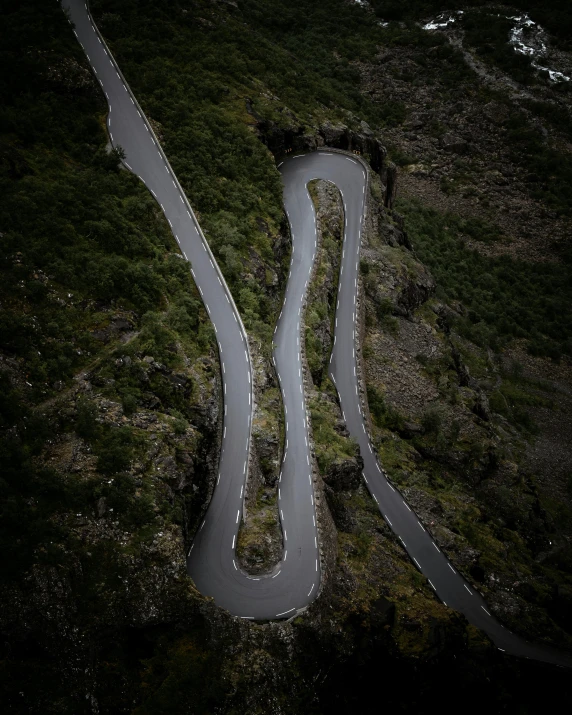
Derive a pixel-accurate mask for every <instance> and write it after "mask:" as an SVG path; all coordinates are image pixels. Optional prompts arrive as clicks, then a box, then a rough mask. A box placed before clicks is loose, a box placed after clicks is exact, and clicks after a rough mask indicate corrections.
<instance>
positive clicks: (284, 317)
mask: <svg viewBox="0 0 572 715" xmlns="http://www.w3.org/2000/svg"><path fill="white" fill-rule="evenodd" d="M56 1H59V0H56ZM62 5H63V7H64V9H65V10H66V11H67V12H68V13H69V16H70V19H71V21H72V22H73V24H74V32H75V34H76V36H77V38H78V41H79V42H80V43H81V45H82V46H83V48H84V50H85V52H86V55H87V57H88V59H89V61H90V63H91V66H92V68H93V71H94V73H95V75H96V77H97V78H98V80H99V82H100V84H101V86H102V89H103V91H104V92H105V95H106V97H107V100H108V103H109V115H108V122H107V124H108V131H109V135H110V138H111V142H112V144H113V145H114V146H118V145H119V146H121V147H122V148H123V150H124V151H125V153H126V158H125V164H126V166H127V168H128V169H130V170H131V171H133V172H134V173H135V174H136V175H137V176H139V178H140V179H141V180H142V181H143V182H144V183H145V185H146V186H147V187H148V189H149V190H150V191H151V192H152V194H153V196H154V197H155V198H156V200H157V202H158V203H159V204H160V206H161V208H162V210H163V212H164V214H165V216H166V218H167V220H168V221H169V224H170V226H171V229H172V231H173V234H174V235H175V238H176V240H177V242H178V244H179V246H180V248H181V251H182V253H183V255H184V256H185V258H186V259H187V260H188V261H189V262H190V264H191V266H192V268H191V271H192V273H193V276H194V279H195V281H196V284H197V286H198V288H199V291H200V293H201V295H202V297H203V301H204V303H205V306H206V309H207V311H208V313H209V316H210V318H211V320H212V322H213V325H214V329H215V332H216V336H217V340H218V345H219V353H220V360H221V366H222V383H223V391H224V418H223V438H222V451H221V457H220V464H219V475H218V479H217V485H216V488H215V491H214V494H213V498H212V500H211V503H210V505H209V508H208V511H207V514H206V517H205V520H204V522H203V523H202V525H201V527H200V528H199V531H198V532H197V535H196V537H195V540H194V542H193V545H192V547H191V550H190V552H189V555H188V570H189V574H190V575H191V577H192V578H193V580H194V582H195V584H196V586H197V588H198V589H199V590H200V591H201V592H202V593H203V594H205V595H208V596H212V597H213V598H214V600H215V602H216V603H217V604H218V605H219V606H221V607H222V608H225V609H227V610H228V611H229V612H230V613H232V614H234V615H236V616H239V617H241V618H250V619H256V620H271V619H276V618H290V617H292V616H294V615H296V613H297V612H299V611H300V610H302V609H304V608H305V607H306V606H307V605H308V604H309V603H311V602H312V601H313V600H314V599H315V598H316V596H317V595H318V593H319V589H320V582H321V573H320V556H319V541H318V539H319V534H318V530H317V526H316V509H315V501H314V488H313V483H312V470H311V461H312V460H311V451H310V446H309V443H308V421H307V412H306V406H305V399H304V390H303V372H302V369H301V368H302V366H301V358H300V339H301V324H300V319H301V316H302V315H303V303H304V300H305V295H306V291H307V286H308V281H309V279H310V276H311V271H312V266H313V263H314V258H315V252H316V222H315V214H314V209H313V205H312V202H311V200H310V197H309V194H308V191H307V184H308V182H309V181H310V180H311V179H314V178H321V179H326V180H329V181H331V182H333V183H334V184H335V185H336V186H337V187H338V188H339V189H340V191H341V193H342V198H343V203H344V210H345V221H346V224H345V236H344V246H343V258H342V268H341V275H340V285H339V294H338V298H339V301H338V306H337V312H336V329H335V342H334V350H333V354H332V360H331V375H332V378H333V380H334V382H335V384H336V386H337V389H338V392H339V396H340V401H341V405H342V410H343V414H344V419H345V420H346V423H347V426H348V429H349V431H350V433H351V435H352V436H353V437H354V438H355V439H356V440H357V441H358V443H359V446H360V450H361V454H362V456H363V458H364V462H365V468H364V479H365V480H366V483H367V486H368V488H369V490H370V493H371V495H372V497H373V498H374V499H375V501H376V502H377V504H378V505H379V508H380V511H381V513H382V515H383V517H384V518H385V520H386V521H387V522H388V524H389V525H390V527H391V528H392V529H393V531H394V532H395V533H396V534H397V536H398V537H399V538H400V540H401V541H402V543H403V546H404V548H405V549H406V550H407V552H408V553H409V555H410V557H411V558H412V560H413V562H414V563H415V564H416V566H417V567H418V568H419V570H420V571H421V572H422V573H423V574H424V575H425V576H426V577H427V578H428V580H429V584H430V585H431V587H432V588H433V589H434V590H435V593H436V596H437V597H438V598H440V599H441V600H442V601H443V602H444V603H446V604H447V605H448V606H449V607H451V608H454V609H456V610H458V611H461V612H462V613H463V614H464V615H465V616H466V617H467V619H468V620H469V621H470V622H471V623H473V624H474V625H476V626H477V627H479V628H482V629H483V630H484V631H486V632H487V633H488V635H489V636H490V637H491V638H492V640H493V641H494V642H495V644H496V645H497V646H498V647H499V649H500V650H503V651H506V652H507V653H512V654H514V655H518V656H522V657H528V658H534V659H537V660H541V661H545V662H549V663H555V664H559V665H568V666H570V665H572V659H571V658H568V657H567V656H565V655H563V654H561V653H558V652H555V651H552V650H550V649H548V648H544V647H542V646H536V645H533V644H530V643H527V642H525V641H524V640H522V639H521V638H519V637H517V636H515V635H514V634H513V633H511V632H510V631H508V630H506V629H505V628H504V627H503V626H502V625H500V623H498V621H496V619H495V618H494V617H493V616H491V615H490V613H489V612H488V611H487V608H486V603H485V602H484V600H483V599H482V597H481V596H480V595H479V594H478V593H477V592H475V590H474V589H473V588H472V586H470V585H469V584H467V582H466V581H465V580H464V579H463V578H462V577H461V575H460V574H459V573H457V572H456V571H455V569H454V568H453V567H452V566H451V564H450V563H449V562H448V560H447V559H446V558H445V556H444V555H443V554H442V553H441V551H440V550H439V549H438V547H437V545H436V544H435V543H434V541H433V540H432V539H431V537H430V536H429V534H428V533H427V532H426V530H425V529H424V527H423V526H422V524H421V523H420V522H419V520H418V519H417V517H416V515H415V514H414V513H413V512H412V511H411V509H410V508H409V506H408V505H407V504H406V503H405V501H404V500H403V498H402V496H401V495H400V493H399V492H398V491H397V490H396V489H395V488H394V487H393V486H392V485H391V484H390V482H389V481H388V479H387V477H386V476H385V474H384V473H383V471H382V470H381V469H380V467H379V465H378V462H377V460H376V457H375V454H374V452H373V450H372V446H371V443H370V440H369V437H368V435H367V433H366V426H365V421H364V419H363V416H362V408H361V403H360V399H359V386H358V380H357V377H356V356H355V355H356V353H355V351H356V349H357V348H358V347H359V346H358V342H357V341H356V335H355V316H356V296H357V292H358V278H359V271H358V269H359V247H360V240H361V230H362V223H363V219H364V212H365V211H366V187H367V172H366V171H365V169H364V165H363V164H362V163H361V161H359V160H357V159H354V158H352V157H350V156H346V155H343V154H339V153H330V152H327V151H320V152H316V153H313V154H308V155H305V156H301V157H293V158H291V159H288V160H287V161H286V162H284V164H283V165H282V167H281V171H282V176H283V181H284V204H285V208H286V211H287V214H288V217H289V221H290V226H291V230H292V239H293V240H292V243H293V254H292V263H291V271H290V276H289V280H288V285H287V290H286V296H285V301H284V306H283V309H282V312H281V315H280V319H279V321H278V325H277V326H276V332H275V337H274V342H275V346H276V347H275V351H274V359H275V365H276V370H277V373H278V376H279V380H280V386H281V390H282V395H283V400H284V409H285V420H286V426H287V431H286V442H285V450H284V457H283V463H282V469H281V474H280V482H279V492H278V496H279V511H280V518H281V524H282V532H283V540H284V541H283V552H282V558H281V560H280V563H279V564H278V565H277V566H276V567H275V569H274V570H273V571H272V573H271V574H269V575H267V576H261V577H252V576H249V575H248V574H246V573H244V572H243V571H242V570H241V569H240V568H239V566H238V564H237V562H236V556H235V545H236V537H237V534H238V528H239V524H240V520H241V517H242V513H243V508H244V488H245V483H246V479H247V474H248V454H249V447H250V433H251V413H252V378H251V374H252V370H251V362H250V355H249V350H248V343H247V340H246V332H245V330H244V326H243V325H242V321H241V319H240V315H239V314H238V311H237V309H236V306H235V304H234V301H233V299H232V296H231V294H230V291H229V290H228V288H227V286H226V284H225V282H224V279H223V277H222V274H221V273H220V270H219V268H218V266H217V264H216V261H215V260H214V258H213V256H212V254H211V252H210V249H209V247H208V244H207V242H206V240H205V238H204V236H203V234H202V231H201V229H200V227H199V225H198V223H197V221H196V219H195V217H194V214H193V211H192V209H191V207H190V205H189V203H188V201H187V199H186V197H185V195H184V192H183V190H182V188H181V186H180V185H179V182H178V181H177V178H176V177H175V175H174V173H173V171H172V169H171V167H170V165H169V163H168V161H167V159H166V157H165V155H164V153H163V151H162V149H161V147H160V146H159V143H158V141H157V138H156V137H155V136H154V134H153V131H152V128H151V126H150V125H149V123H148V122H147V120H146V118H145V116H144V114H143V112H142V111H141V108H140V107H139V105H138V103H137V100H136V99H135V97H134V96H133V95H132V93H131V91H130V89H129V87H128V85H127V83H126V82H125V80H124V78H123V76H122V74H121V72H120V70H119V68H118V67H117V65H116V63H115V61H114V60H113V58H112V57H111V54H110V52H109V50H108V49H107V47H106V46H105V43H104V41H103V38H102V37H101V36H100V35H99V33H98V31H97V29H96V28H95V26H94V24H93V22H92V20H91V17H90V15H89V13H88V9H87V5H86V4H85V3H84V2H82V1H81V0H63V2H62Z"/></svg>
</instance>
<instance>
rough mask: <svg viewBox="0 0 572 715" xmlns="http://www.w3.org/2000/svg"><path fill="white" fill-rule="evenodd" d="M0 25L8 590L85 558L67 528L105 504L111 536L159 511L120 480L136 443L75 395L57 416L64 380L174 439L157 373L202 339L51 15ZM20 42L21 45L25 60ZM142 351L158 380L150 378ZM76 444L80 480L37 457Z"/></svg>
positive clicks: (171, 388)
mask: <svg viewBox="0 0 572 715" xmlns="http://www.w3.org/2000/svg"><path fill="white" fill-rule="evenodd" d="M4 22H5V26H6V28H7V29H8V30H9V31H8V32H6V33H5V37H4V43H3V53H2V57H1V61H2V69H3V71H2V72H1V80H0V97H1V102H0V150H1V152H2V163H1V165H0V167H1V173H0V186H1V196H2V199H1V202H0V223H1V224H2V244H3V250H2V256H1V258H0V271H1V274H2V281H1V284H0V300H1V305H2V310H1V311H0V347H1V349H2V352H3V361H2V370H1V371H0V381H1V384H2V389H1V390H0V395H1V399H0V426H1V427H2V430H3V432H2V439H1V440H0V461H1V462H2V479H1V480H0V491H1V493H2V519H1V521H2V529H1V532H0V553H1V555H2V560H3V563H4V569H3V571H2V578H3V579H12V578H13V577H14V576H15V574H17V573H21V572H24V571H25V570H26V569H28V568H29V567H30V566H31V565H32V564H46V563H53V564H56V563H57V564H60V565H63V564H64V563H65V564H68V565H69V563H71V561H70V559H73V558H77V557H78V555H80V554H82V553H84V551H85V546H82V545H81V544H79V543H75V538H76V537H75V536H74V535H73V532H72V531H70V527H69V525H67V524H66V519H68V518H72V517H71V515H72V514H76V513H77V514H84V513H92V512H93V510H94V509H95V507H96V504H97V503H98V501H99V500H101V499H102V498H103V499H104V500H105V502H106V504H107V506H106V508H109V509H112V510H113V511H114V513H115V515H116V518H117V519H118V520H119V522H121V524H122V526H123V527H124V528H128V529H133V530H137V529H143V528H144V527H145V526H146V525H148V524H150V523H152V522H153V520H154V519H155V518H156V515H157V513H159V514H160V510H159V511H157V510H154V509H153V508H152V506H153V495H154V494H155V487H154V485H152V484H151V483H149V482H148V483H147V484H146V486H145V488H143V489H139V490H138V489H137V485H136V483H135V480H134V479H133V477H131V476H129V475H128V474H127V473H126V471H127V470H128V467H129V465H130V463H131V462H132V460H134V459H136V458H138V457H140V456H141V453H142V451H144V449H145V448H146V441H145V439H143V437H142V435H141V433H140V432H139V431H137V430H133V429H132V428H131V427H128V426H114V425H112V424H111V423H110V422H109V421H107V422H106V421H102V420H101V415H100V411H99V408H98V406H97V404H96V403H95V402H94V401H93V400H92V399H91V398H90V397H87V396H86V397H79V398H78V399H77V401H76V403H75V405H74V401H73V399H72V402H71V405H69V406H68V407H65V409H61V410H60V411H57V410H56V411H55V413H54V409H53V408H54V405H55V406H56V407H57V405H58V404H60V403H63V404H65V402H66V400H67V399H69V395H68V393H70V394H71V395H72V396H73V390H74V387H73V384H74V383H73V381H72V377H74V376H76V375H77V374H78V373H79V372H80V371H83V372H84V374H85V375H87V374H89V373H91V378H92V379H93V380H94V381H96V382H98V383H99V384H100V385H101V386H102V388H103V389H102V392H103V393H104V394H105V395H106V396H107V397H108V398H110V399H112V400H115V401H117V402H121V403H122V406H123V413H124V414H125V415H131V414H133V413H134V412H135V411H136V410H137V409H139V408H140V406H141V404H142V403H143V402H146V401H148V400H149V396H150V395H151V393H153V394H154V395H155V397H153V399H155V400H157V404H159V405H160V406H162V408H163V409H165V410H171V413H172V415H173V418H174V423H173V424H174V430H175V432H177V431H178V432H179V434H181V433H183V432H184V431H185V430H186V428H187V419H188V417H189V416H190V414H191V410H192V404H191V400H189V397H190V396H191V394H192V385H191V383H190V382H189V381H187V385H186V391H184V390H180V389H177V388H176V386H175V385H174V384H173V382H172V380H170V379H169V377H168V375H167V372H168V371H169V370H170V369H172V368H180V367H181V366H182V365H183V363H184V360H183V357H182V354H181V353H182V352H184V354H185V356H186V359H190V360H196V359H197V358H199V357H200V356H202V355H204V354H205V353H208V352H209V351H211V350H212V348H213V345H214V341H213V336H212V333H211V327H210V323H208V322H207V319H206V314H205V312H204V310H203V309H202V304H201V302H200V300H199V296H198V294H197V292H196V289H195V288H194V284H193V283H192V281H191V277H190V274H189V271H188V267H187V265H186V264H185V262H184V261H182V260H180V258H179V257H178V256H177V255H175V253H174V251H175V250H176V247H175V244H174V240H173V237H172V235H171V233H170V231H169V229H168V226H167V225H166V222H165V220H164V218H163V216H162V214H161V212H160V210H159V209H158V206H157V205H156V203H155V201H154V200H153V199H152V198H151V196H150V195H149V193H148V192H147V191H146V189H145V188H144V187H143V186H142V185H141V184H140V182H139V181H138V180H137V179H136V178H135V177H133V176H132V175H131V174H129V173H127V172H125V171H122V170H120V169H119V165H118V161H119V158H120V157H119V153H118V152H111V153H107V152H106V149H105V145H106V142H107V138H106V133H105V130H104V125H103V122H102V117H103V115H104V113H105V103H104V101H103V97H102V95H101V92H100V91H99V88H98V87H97V86H96V84H95V82H94V81H93V79H92V77H91V74H90V72H89V71H88V70H87V69H86V61H85V59H84V57H83V54H82V52H81V48H79V46H78V45H77V42H76V41H75V38H74V37H73V34H72V33H71V30H70V27H69V24H68V23H67V21H66V18H65V16H64V14H63V13H62V12H61V9H60V8H59V7H58V6H57V5H56V3H52V4H50V6H49V7H47V6H46V4H45V3H41V2H33V1H31V0H30V2H27V3H24V4H22V5H19V6H18V7H14V8H13V9H12V11H11V12H10V13H7V14H6V15H5V17H4ZM22 46H26V47H30V48H31V49H30V50H29V52H27V53H26V54H25V56H24V58H23V57H22V54H21V49H22ZM117 320H118V321H119V322H120V323H121V324H122V327H121V329H119V328H117V329H115V326H116V322H114V321H117ZM120 336H124V338H125V339H124V340H122V341H119V337H120ZM143 354H149V355H152V356H153V357H154V359H155V360H156V361H157V362H158V363H159V361H160V363H162V364H163V366H164V369H163V370H162V371H161V370H156V371H154V372H153V374H151V375H147V373H146V372H145V371H144V370H143V369H142V367H141V365H142V363H141V362H140V360H139V359H138V358H137V356H138V355H139V356H141V355H143ZM157 395H158V396H159V397H158V398H157V397H156V396H157ZM74 433H75V434H76V435H77V436H78V437H80V438H81V439H82V440H83V441H84V443H85V444H86V446H87V448H88V453H89V455H90V456H89V459H88V462H89V460H91V462H89V464H91V467H89V468H88V466H86V470H87V471H86V473H85V474H84V478H82V479H78V478H77V477H76V478H74V477H71V478H70V475H69V474H66V473H65V470H64V471H60V470H59V469H56V468H51V467H46V466H45V464H44V461H43V454H44V450H46V449H49V448H50V445H53V444H56V443H58V441H59V440H62V439H63V440H64V441H65V440H66V439H68V438H69V439H73V434H74ZM165 516H167V518H168V519H170V518H174V519H175V520H177V519H180V514H175V512H173V513H170V514H168V515H167V514H165ZM142 533H143V532H142ZM48 545H49V546H48ZM68 549H71V551H70V550H68ZM73 554H75V556H74V555H73Z"/></svg>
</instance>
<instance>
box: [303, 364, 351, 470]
mask: <svg viewBox="0 0 572 715" xmlns="http://www.w3.org/2000/svg"><path fill="white" fill-rule="evenodd" d="M322 389H323V390H324V391H325V393H326V394H320V393H317V394H315V395H313V396H312V397H311V398H310V400H309V407H310V417H311V419H312V437H313V440H314V447H315V452H316V459H317V461H318V467H319V468H320V472H321V473H322V474H327V472H328V469H329V468H330V466H331V465H332V464H333V463H334V462H335V461H337V460H340V459H341V460H344V459H349V458H352V457H355V456H356V455H357V454H358V447H357V443H356V442H355V441H354V440H353V439H350V438H348V437H345V436H343V435H342V434H340V433H339V432H338V431H337V430H336V429H335V427H336V424H337V422H338V420H339V407H338V405H337V404H336V402H335V395H336V390H335V387H334V386H333V384H332V383H331V382H330V380H329V378H327V377H326V378H324V383H323V385H322ZM328 393H329V394H328Z"/></svg>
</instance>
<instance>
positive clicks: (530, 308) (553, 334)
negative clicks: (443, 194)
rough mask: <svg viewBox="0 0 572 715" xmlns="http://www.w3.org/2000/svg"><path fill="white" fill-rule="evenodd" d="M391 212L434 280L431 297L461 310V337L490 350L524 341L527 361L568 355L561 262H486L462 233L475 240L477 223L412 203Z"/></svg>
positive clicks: (571, 330)
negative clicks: (401, 219) (399, 215)
mask: <svg viewBox="0 0 572 715" xmlns="http://www.w3.org/2000/svg"><path fill="white" fill-rule="evenodd" d="M399 209H400V211H402V212H403V213H404V214H405V216H406V219H407V227H408V231H409V233H410V236H411V238H412V241H413V244H414V246H415V249H416V251H417V254H418V255H419V258H420V260H421V261H423V263H425V264H426V265H427V266H428V267H429V268H430V269H431V271H432V273H433V275H434V276H435V279H436V281H437V286H438V288H437V294H438V296H440V297H441V298H442V299H445V300H448V301H461V302H462V303H463V305H464V306H466V308H467V312H466V313H464V314H463V315H460V316H459V318H458V319H457V329H458V330H459V332H460V333H461V335H463V336H464V337H466V338H468V339H469V340H471V341H472V342H474V343H476V344H477V345H481V346H490V347H492V348H494V349H495V350H498V349H499V348H500V347H501V346H502V345H504V344H506V343H507V342H509V341H510V340H512V339H515V338H526V339H527V341H528V349H529V350H530V352H531V353H532V354H534V355H547V356H549V357H552V358H553V359H555V360H558V359H559V357H560V355H561V354H567V355H571V354H572V283H571V281H570V266H569V265H568V264H566V263H548V262H546V263H544V262H543V263H540V262H539V263H526V262H524V261H516V260H513V259H511V258H509V257H507V256H502V257H500V258H489V257H486V256H483V255H481V254H480V253H478V252H477V251H472V250H469V249H468V248H467V247H466V245H465V243H464V242H463V240H462V237H461V236H462V234H463V233H466V234H467V235H471V231H472V232H473V234H474V233H475V231H476V232H477V235H478V234H479V233H480V232H482V230H483V225H482V224H477V225H476V227H475V225H473V226H472V227H470V226H469V228H467V222H466V221H461V220H460V219H459V218H457V217H455V216H451V215H443V214H440V213H438V212H437V211H434V210H432V209H429V208H427V207H425V206H423V205H422V204H421V203H419V202H417V201H401V202H399Z"/></svg>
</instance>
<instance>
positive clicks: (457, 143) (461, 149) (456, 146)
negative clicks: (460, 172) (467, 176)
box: [439, 134, 469, 154]
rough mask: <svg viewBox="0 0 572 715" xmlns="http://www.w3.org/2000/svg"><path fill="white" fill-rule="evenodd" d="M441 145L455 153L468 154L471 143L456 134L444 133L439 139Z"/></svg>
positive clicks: (442, 147)
mask: <svg viewBox="0 0 572 715" xmlns="http://www.w3.org/2000/svg"><path fill="white" fill-rule="evenodd" d="M439 146H440V147H441V149H444V150H445V151H449V152H452V153H454V154H466V153H467V152H468V151H469V143H468V142H467V141H465V140H464V139H461V137H458V136H455V135H454V134H444V135H443V136H442V137H441V138H440V139H439Z"/></svg>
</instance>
